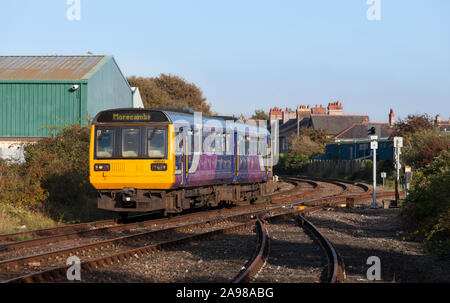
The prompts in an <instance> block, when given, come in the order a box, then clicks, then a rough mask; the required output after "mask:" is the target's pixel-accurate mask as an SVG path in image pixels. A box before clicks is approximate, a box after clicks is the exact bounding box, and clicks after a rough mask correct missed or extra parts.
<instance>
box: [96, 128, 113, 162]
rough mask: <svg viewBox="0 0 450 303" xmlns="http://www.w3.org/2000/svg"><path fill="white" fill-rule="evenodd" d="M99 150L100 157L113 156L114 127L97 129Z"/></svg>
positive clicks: (97, 154) (98, 155)
mask: <svg viewBox="0 0 450 303" xmlns="http://www.w3.org/2000/svg"><path fill="white" fill-rule="evenodd" d="M96 135H97V140H96V141H97V142H96V143H97V152H96V156H97V157H98V158H112V156H113V146H114V131H113V130H112V129H97V133H96Z"/></svg>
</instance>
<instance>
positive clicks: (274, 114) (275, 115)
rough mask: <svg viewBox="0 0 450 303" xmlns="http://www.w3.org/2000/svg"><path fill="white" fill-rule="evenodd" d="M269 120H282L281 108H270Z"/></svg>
mask: <svg viewBox="0 0 450 303" xmlns="http://www.w3.org/2000/svg"><path fill="white" fill-rule="evenodd" d="M269 120H270V121H276V120H283V110H282V109H281V108H278V107H276V106H275V107H274V108H271V109H270V111H269Z"/></svg>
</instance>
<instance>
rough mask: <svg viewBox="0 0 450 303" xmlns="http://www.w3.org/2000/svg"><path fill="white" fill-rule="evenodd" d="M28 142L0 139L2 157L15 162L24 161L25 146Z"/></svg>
mask: <svg viewBox="0 0 450 303" xmlns="http://www.w3.org/2000/svg"><path fill="white" fill-rule="evenodd" d="M25 143H26V142H18V141H0V158H1V159H4V160H10V161H13V162H24V161H25V158H24V156H23V148H24V145H25Z"/></svg>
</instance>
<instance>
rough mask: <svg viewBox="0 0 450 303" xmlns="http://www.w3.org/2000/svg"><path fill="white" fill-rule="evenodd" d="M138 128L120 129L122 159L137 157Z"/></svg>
mask: <svg viewBox="0 0 450 303" xmlns="http://www.w3.org/2000/svg"><path fill="white" fill-rule="evenodd" d="M139 138H140V129H139V128H124V129H122V157H124V158H136V157H138V156H139Z"/></svg>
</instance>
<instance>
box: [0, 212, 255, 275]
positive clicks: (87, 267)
mask: <svg viewBox="0 0 450 303" xmlns="http://www.w3.org/2000/svg"><path fill="white" fill-rule="evenodd" d="M256 222H257V219H253V220H250V221H248V222H245V223H240V224H238V225H235V226H231V227H226V228H221V229H217V230H213V231H209V232H205V233H201V234H195V235H189V236H184V237H181V238H178V239H176V240H170V241H164V242H160V243H156V244H150V245H146V246H142V247H138V248H135V249H131V250H127V251H124V252H120V253H116V254H113V255H108V256H105V257H100V258H96V259H93V260H89V261H84V262H82V263H81V264H80V265H81V269H82V270H83V272H92V271H95V270H98V269H99V268H104V267H107V266H110V265H114V264H117V263H122V262H126V261H128V260H130V259H133V258H135V259H137V258H139V257H141V256H144V255H148V254H151V253H153V252H156V251H161V250H168V249H172V248H174V247H178V246H180V245H185V244H190V243H193V242H195V241H199V240H204V239H209V238H212V237H214V236H218V235H223V234H227V233H232V232H236V231H240V230H245V229H247V228H249V227H251V226H253V225H254V224H255V223H256ZM69 267H70V266H68V265H67V266H60V267H55V268H52V269H48V270H45V271H41V272H38V273H33V274H28V275H24V276H21V277H17V278H13V279H10V280H7V281H4V283H30V282H49V281H55V280H60V279H64V278H65V277H66V274H67V270H68V269H69Z"/></svg>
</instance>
